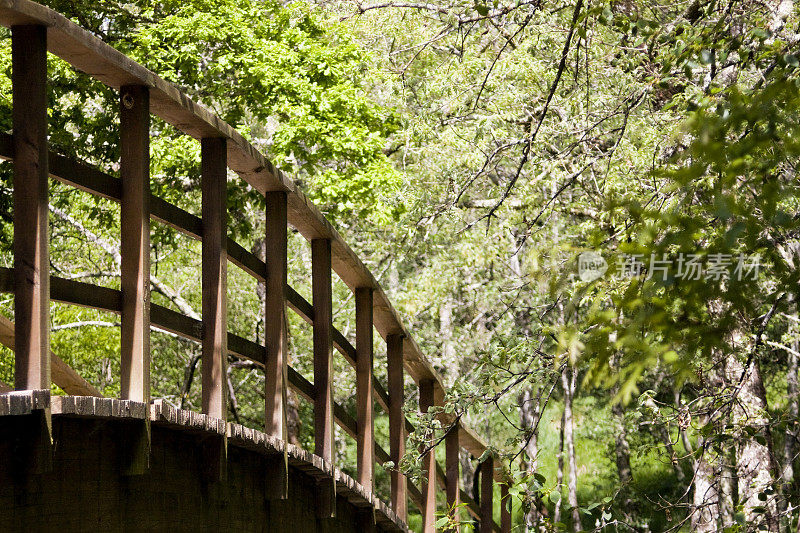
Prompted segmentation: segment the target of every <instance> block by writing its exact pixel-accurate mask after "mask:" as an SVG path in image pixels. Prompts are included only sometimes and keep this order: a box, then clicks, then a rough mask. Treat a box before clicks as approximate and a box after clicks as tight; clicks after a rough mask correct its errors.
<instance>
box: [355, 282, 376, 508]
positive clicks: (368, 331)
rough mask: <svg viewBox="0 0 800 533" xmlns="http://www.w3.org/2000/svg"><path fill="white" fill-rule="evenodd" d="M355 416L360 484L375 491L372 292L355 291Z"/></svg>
mask: <svg viewBox="0 0 800 533" xmlns="http://www.w3.org/2000/svg"><path fill="white" fill-rule="evenodd" d="M356 352H357V357H356V413H357V420H358V425H357V428H358V438H357V439H356V457H357V465H358V466H357V469H358V476H357V480H358V482H359V483H360V484H361V485H362V486H363V487H364V488H366V489H367V490H368V491H369V492H372V490H373V480H372V477H373V470H374V465H375V441H374V436H373V430H374V427H373V409H374V402H373V387H372V365H373V359H374V353H373V346H372V289H370V288H369V287H362V288H359V289H356Z"/></svg>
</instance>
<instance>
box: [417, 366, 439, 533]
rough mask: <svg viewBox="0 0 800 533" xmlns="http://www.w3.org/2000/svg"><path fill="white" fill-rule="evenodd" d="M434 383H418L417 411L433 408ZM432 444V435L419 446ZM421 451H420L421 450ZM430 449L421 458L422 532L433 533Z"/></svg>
mask: <svg viewBox="0 0 800 533" xmlns="http://www.w3.org/2000/svg"><path fill="white" fill-rule="evenodd" d="M433 387H434V381H433V380H431V379H425V380H422V381H420V382H419V410H420V412H422V413H427V412H428V410H429V409H430V408H431V407H433V406H434V397H433V395H434V390H433ZM432 444H433V435H431V438H430V440H429V442H426V443H425V444H423V445H422V446H421V448H422V449H426V448H427V447H429V446H430V445H432ZM421 451H422V450H421ZM434 452H435V449H430V450H428V451H427V452H425V454H424V455H423V456H422V476H423V481H422V510H421V511H422V531H423V532H424V533H433V532H434V531H435V528H434V524H435V523H436V454H435V453H434Z"/></svg>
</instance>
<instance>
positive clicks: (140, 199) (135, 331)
mask: <svg viewBox="0 0 800 533" xmlns="http://www.w3.org/2000/svg"><path fill="white" fill-rule="evenodd" d="M120 122H121V123H120V152H121V160H120V174H121V175H122V208H121V221H120V226H121V228H122V239H121V248H122V249H121V255H122V265H121V269H120V270H121V275H122V281H121V287H122V349H121V355H122V364H121V365H120V372H121V391H120V396H121V398H122V399H123V400H134V401H137V402H144V403H148V402H149V401H150V210H149V205H148V200H149V198H150V96H149V90H148V88H147V87H144V86H140V85H135V86H125V87H122V89H121V90H120Z"/></svg>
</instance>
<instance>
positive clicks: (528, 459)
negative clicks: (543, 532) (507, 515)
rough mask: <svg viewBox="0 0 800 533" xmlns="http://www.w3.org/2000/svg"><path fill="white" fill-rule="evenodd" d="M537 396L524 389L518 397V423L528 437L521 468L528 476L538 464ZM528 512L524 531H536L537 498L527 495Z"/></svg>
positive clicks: (537, 521)
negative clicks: (528, 502)
mask: <svg viewBox="0 0 800 533" xmlns="http://www.w3.org/2000/svg"><path fill="white" fill-rule="evenodd" d="M539 395H540V393H539V392H538V391H537V393H536V394H534V390H533V388H526V389H525V390H523V391H522V393H521V394H520V397H519V412H520V422H521V425H522V429H523V431H525V433H526V435H527V436H528V441H527V443H526V445H525V453H524V454H523V455H522V468H523V470H524V471H525V473H526V474H527V475H528V476H533V474H535V473H536V469H537V468H538V463H539V418H540V417H541V412H540V405H539ZM528 501H530V505H531V507H530V510H529V511H528V512H527V513H526V514H525V531H526V532H531V531H536V530H537V529H538V527H539V498H538V495H537V494H530V493H529V494H528Z"/></svg>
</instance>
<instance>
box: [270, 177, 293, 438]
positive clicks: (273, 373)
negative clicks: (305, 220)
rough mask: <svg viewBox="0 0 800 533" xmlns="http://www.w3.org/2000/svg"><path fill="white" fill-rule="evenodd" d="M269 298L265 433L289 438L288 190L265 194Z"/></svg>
mask: <svg viewBox="0 0 800 533" xmlns="http://www.w3.org/2000/svg"><path fill="white" fill-rule="evenodd" d="M266 201H267V209H266V217H267V218H266V240H265V243H266V258H267V261H266V268H265V272H266V298H265V307H264V337H265V340H266V345H267V346H266V360H265V372H266V379H265V394H264V398H265V402H266V403H265V411H264V412H265V417H266V429H265V431H266V433H267V434H270V435H275V436H276V437H280V438H282V439H284V440H286V439H288V429H287V424H286V386H287V361H288V359H287V355H288V354H287V340H286V337H287V331H286V328H287V326H286V281H287V273H286V272H287V266H286V265H287V263H286V261H287V246H288V241H287V235H286V193H284V192H282V191H274V192H269V193H267V194H266Z"/></svg>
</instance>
